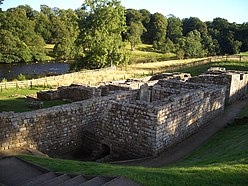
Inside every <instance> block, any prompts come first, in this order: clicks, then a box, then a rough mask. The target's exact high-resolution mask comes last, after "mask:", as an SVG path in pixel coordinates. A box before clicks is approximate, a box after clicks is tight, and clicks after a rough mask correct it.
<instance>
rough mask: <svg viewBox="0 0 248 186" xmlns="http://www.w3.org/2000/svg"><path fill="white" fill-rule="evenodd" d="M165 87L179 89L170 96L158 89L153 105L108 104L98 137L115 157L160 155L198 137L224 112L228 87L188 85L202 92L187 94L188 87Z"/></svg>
mask: <svg viewBox="0 0 248 186" xmlns="http://www.w3.org/2000/svg"><path fill="white" fill-rule="evenodd" d="M165 84H167V85H168V86H167V85H165ZM175 84H176V85H175ZM163 85H164V86H165V87H169V86H173V85H175V86H176V87H177V89H174V90H172V89H171V90H170V91H169V89H168V90H167V93H169V94H170V95H168V94H165V93H164V92H166V91H158V87H155V89H157V90H156V91H157V93H156V95H155V97H154V100H155V101H153V102H151V103H150V102H147V103H146V102H144V101H139V100H135V101H134V100H128V99H127V100H122V101H114V100H112V101H111V103H110V104H108V110H107V111H106V112H105V114H104V118H103V121H102V123H101V124H100V125H98V128H97V135H98V137H99V139H100V140H101V142H102V143H104V144H106V145H108V146H109V147H110V148H111V151H112V153H115V154H119V155H120V156H121V155H125V157H126V158H128V157H144V156H151V155H155V154H158V153H159V152H161V151H162V150H164V149H166V148H167V147H169V146H172V145H174V144H176V143H178V142H180V141H182V140H183V139H185V138H186V137H187V136H189V135H191V134H193V133H195V132H196V131H197V130H198V129H199V128H200V127H201V126H203V125H204V124H206V122H207V121H209V120H210V119H212V118H213V117H215V116H216V115H218V114H220V113H222V112H223V110H224V99H225V87H217V86H211V87H209V88H208V91H206V90H204V85H202V86H201V85H196V84H190V83H189V84H188V87H192V86H193V85H195V86H198V87H200V88H202V89H200V88H199V89H189V88H188V89H187V93H186V87H187V86H186V85H185V83H182V82H178V81H171V82H170V81H164V82H163ZM180 86H181V87H183V88H182V90H181V92H180V89H179V87H180ZM161 88H162V87H161ZM152 92H154V91H152ZM159 93H161V95H160V96H158V94H159ZM173 93H176V94H173ZM151 96H152V95H151ZM158 97H159V98H160V99H159V100H157V98H158ZM155 98H156V99H155Z"/></svg>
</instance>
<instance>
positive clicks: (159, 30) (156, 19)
mask: <svg viewBox="0 0 248 186" xmlns="http://www.w3.org/2000/svg"><path fill="white" fill-rule="evenodd" d="M167 25H168V22H167V19H166V17H165V16H164V15H162V14H160V13H155V14H153V15H152V16H151V29H150V32H151V34H152V40H153V47H154V48H155V49H157V50H161V47H163V46H164V43H165V41H166V29H167Z"/></svg>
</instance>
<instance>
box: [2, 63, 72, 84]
mask: <svg viewBox="0 0 248 186" xmlns="http://www.w3.org/2000/svg"><path fill="white" fill-rule="evenodd" d="M69 70H70V63H62V62H56V61H52V62H41V63H13V64H1V63H0V81H1V80H2V79H7V80H13V79H16V78H17V77H18V75H19V74H23V75H25V76H26V77H27V78H39V77H44V76H49V75H59V74H64V73H67V72H68V71H69Z"/></svg>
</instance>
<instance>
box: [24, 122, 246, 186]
mask: <svg viewBox="0 0 248 186" xmlns="http://www.w3.org/2000/svg"><path fill="white" fill-rule="evenodd" d="M247 133H248V124H245V125H235V123H234V124H232V125H229V126H228V127H226V128H224V129H223V130H222V131H220V132H218V133H217V134H216V135H215V136H213V137H212V138H211V139H210V140H209V141H208V142H207V143H205V144H204V145H203V146H202V147H201V148H199V149H198V150H196V151H195V152H194V153H193V154H192V155H190V156H189V157H188V158H186V159H185V160H183V161H181V162H179V163H177V164H175V165H172V166H169V167H161V168H145V167H128V166H115V165H109V164H99V163H92V162H79V161H72V160H61V159H52V158H43V157H33V156H26V155H25V156H21V157H22V158H24V159H25V160H29V161H32V162H33V163H36V164H39V165H42V166H44V167H47V168H49V169H51V170H53V171H56V172H67V173H78V174H93V175H111V176H125V177H128V178H130V179H132V180H134V181H136V182H138V183H141V184H143V185H154V186H161V185H180V186H181V185H197V186H198V185H216V186H217V185H218V186H219V185H223V186H224V185H247V184H248V135H247Z"/></svg>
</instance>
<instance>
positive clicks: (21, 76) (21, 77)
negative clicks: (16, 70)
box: [17, 74, 26, 81]
mask: <svg viewBox="0 0 248 186" xmlns="http://www.w3.org/2000/svg"><path fill="white" fill-rule="evenodd" d="M17 80H19V81H24V80H26V76H25V75H23V74H19V75H18V76H17Z"/></svg>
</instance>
